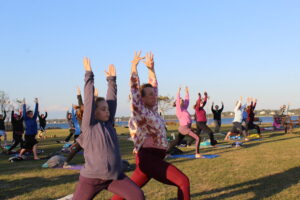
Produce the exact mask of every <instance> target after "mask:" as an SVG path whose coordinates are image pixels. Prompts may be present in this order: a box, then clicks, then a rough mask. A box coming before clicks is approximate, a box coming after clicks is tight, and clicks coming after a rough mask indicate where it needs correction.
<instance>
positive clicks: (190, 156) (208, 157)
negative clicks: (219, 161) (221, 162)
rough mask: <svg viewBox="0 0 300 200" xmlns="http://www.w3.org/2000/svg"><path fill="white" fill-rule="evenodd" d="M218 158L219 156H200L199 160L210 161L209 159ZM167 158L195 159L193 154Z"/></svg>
mask: <svg viewBox="0 0 300 200" xmlns="http://www.w3.org/2000/svg"><path fill="white" fill-rule="evenodd" d="M217 157H219V155H202V157H201V158H200V159H205V158H207V159H211V158H217ZM169 158H195V159H198V158H196V157H195V154H191V155H187V154H179V155H171V156H170V157H169Z"/></svg>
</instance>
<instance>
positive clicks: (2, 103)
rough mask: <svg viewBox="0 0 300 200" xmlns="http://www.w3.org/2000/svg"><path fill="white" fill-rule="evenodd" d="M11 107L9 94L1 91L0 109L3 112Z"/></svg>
mask: <svg viewBox="0 0 300 200" xmlns="http://www.w3.org/2000/svg"><path fill="white" fill-rule="evenodd" d="M9 108H10V100H9V97H8V95H7V94H6V93H5V92H4V91H0V109H1V111H2V112H3V111H4V110H8V109H9Z"/></svg>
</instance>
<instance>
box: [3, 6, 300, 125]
mask: <svg viewBox="0 0 300 200" xmlns="http://www.w3.org/2000/svg"><path fill="white" fill-rule="evenodd" d="M299 7H300V1H297V0H295V1H290V0H282V1H279V0H264V1H261V0H244V1H240V0H235V1H234V0H226V1H224V0H211V1H204V0H203V1H202V0H195V1H176V0H172V1H168V0H166V1H155V0H154V1H131V0H128V1H121V0H119V1H114V0H112V1H98V0H94V1H89V0H87V1H78V0H64V1H61V0H51V1H50V0H49V1H40V0H26V1H21V0H19V1H17V0H12V1H0V27H1V28H0V71H1V73H0V74H1V78H0V91H4V92H6V93H7V94H8V96H9V98H10V99H12V100H14V99H16V98H18V99H22V98H26V101H27V103H28V105H31V106H32V105H33V100H34V98H35V97H38V98H39V101H40V111H41V112H44V111H45V110H47V111H48V114H49V118H50V119H51V118H52V119H53V118H64V117H65V110H66V108H67V107H69V108H70V107H71V105H72V104H76V103H77V99H76V87H77V86H79V87H81V89H82V90H83V85H84V81H83V80H84V69H83V64H82V59H83V57H84V56H87V57H89V58H90V59H91V64H92V68H93V71H94V73H95V87H96V88H98V89H99V93H100V96H105V94H106V88H107V87H106V80H105V74H104V70H105V69H107V67H108V65H109V64H115V66H116V70H117V83H118V109H117V116H128V115H130V108H129V101H128V94H129V75H130V64H131V63H130V61H131V60H132V58H133V55H134V51H138V50H142V54H143V55H144V54H145V53H146V52H148V51H152V52H153V53H154V59H155V70H156V74H157V78H158V84H159V94H160V95H163V96H166V95H168V96H176V92H177V90H178V87H180V86H181V87H185V86H189V88H190V98H191V105H192V104H194V102H195V101H196V98H197V93H198V92H201V93H203V92H204V91H207V92H208V95H209V97H210V98H209V101H208V104H207V107H206V110H207V112H208V113H210V106H211V103H212V102H215V104H220V102H221V101H223V102H224V104H225V109H224V110H225V111H231V110H233V108H234V104H235V102H236V100H237V99H238V98H239V97H240V96H243V97H244V98H247V97H255V98H257V99H258V105H257V109H263V108H264V109H278V108H279V107H280V105H282V104H287V103H290V104H291V108H299V107H300V94H299V93H298V87H297V85H298V86H299V74H300V66H299V65H300V56H299V53H300V38H299V36H300V23H299V21H300V12H299ZM138 71H139V75H140V79H141V82H142V83H143V82H147V70H146V67H145V66H144V65H143V64H142V63H141V64H140V65H139V67H138ZM183 95H184V93H182V96H183ZM189 111H190V112H191V113H193V110H192V106H190V108H189ZM173 113H175V111H174V109H172V110H170V112H169V114H173Z"/></svg>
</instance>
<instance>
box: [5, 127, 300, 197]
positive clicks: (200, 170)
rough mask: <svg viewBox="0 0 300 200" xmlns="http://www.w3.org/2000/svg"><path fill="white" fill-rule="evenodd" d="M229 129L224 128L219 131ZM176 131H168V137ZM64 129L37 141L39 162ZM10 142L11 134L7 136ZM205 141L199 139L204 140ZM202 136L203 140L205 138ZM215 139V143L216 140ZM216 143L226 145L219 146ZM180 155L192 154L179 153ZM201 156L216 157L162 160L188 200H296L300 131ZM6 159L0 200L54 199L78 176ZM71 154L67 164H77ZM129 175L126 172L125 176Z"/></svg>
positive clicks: (171, 190)
mask: <svg viewBox="0 0 300 200" xmlns="http://www.w3.org/2000/svg"><path fill="white" fill-rule="evenodd" d="M229 128H230V127H229V126H225V127H223V128H222V132H226V131H227V130H228V129H229ZM175 131H176V127H175V126H171V127H169V134H170V133H171V132H175ZM117 132H118V134H120V135H125V136H124V137H121V136H120V144H121V152H122V156H123V157H122V158H123V159H126V160H128V161H129V162H130V163H132V164H134V157H133V156H132V153H131V152H132V142H130V141H128V140H127V137H126V135H128V129H126V128H121V127H118V128H117ZM67 134H68V130H48V135H56V138H47V139H46V140H43V141H40V143H39V148H40V149H43V150H44V151H45V153H44V154H41V155H40V157H43V156H46V155H47V154H49V153H51V152H54V151H57V150H59V149H60V148H61V147H62V144H57V143H56V142H55V141H56V140H62V139H63V138H65V136H66V135H67ZM8 135H9V136H10V137H9V138H11V133H8ZM204 136H205V135H204ZM206 137H207V136H206ZM219 139H221V138H219ZM219 141H221V144H228V143H226V142H222V140H219ZM181 149H182V150H183V151H185V153H186V154H192V153H194V149H190V148H181ZM201 153H203V154H217V155H220V157H218V158H214V159H185V158H184V159H183V158H180V159H168V161H169V162H171V163H173V164H174V165H175V166H176V167H178V168H179V169H180V170H182V171H183V172H184V173H185V174H186V175H187V176H188V177H189V179H190V184H191V196H192V199H205V200H208V199H235V200H248V199H249V200H250V199H251V200H254V199H272V200H273V199H278V200H283V199H287V200H294V199H295V200H296V199H300V128H298V129H294V133H292V134H284V133H283V131H278V132H265V133H263V140H262V141H250V142H247V143H245V144H244V147H241V148H234V147H233V148H224V147H218V148H203V149H202V150H201ZM7 159H8V156H7V155H4V154H0V199H1V200H4V199H14V200H16V199H21V200H27V199H34V200H35V199H36V200H38V199H43V200H44V199H57V198H60V197H63V196H66V195H68V194H71V193H72V192H73V191H74V188H75V185H76V182H77V180H78V175H79V171H77V170H66V169H42V168H41V165H42V164H43V163H44V162H45V160H39V161H22V162H15V163H9V162H8V160H7ZM83 161H84V159H83V156H82V155H77V156H76V157H75V158H74V159H73V160H72V162H71V164H81V163H83ZM131 173H132V172H129V173H127V175H129V176H130V175H131ZM143 191H144V193H145V195H146V199H150V200H160V199H162V200H164V199H166V200H170V199H176V193H177V189H176V188H175V187H173V186H168V185H163V184H160V183H159V182H157V181H155V180H151V181H150V182H149V183H148V184H147V185H146V186H145V187H144V188H143ZM111 195H112V194H111V193H109V192H106V191H105V192H102V193H100V194H99V195H98V196H97V197H96V198H95V199H109V198H110V197H111Z"/></svg>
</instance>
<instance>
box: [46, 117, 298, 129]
mask: <svg viewBox="0 0 300 200" xmlns="http://www.w3.org/2000/svg"><path fill="white" fill-rule="evenodd" d="M259 119H260V120H262V123H273V117H259ZM297 119H298V116H292V120H297ZM166 121H167V122H178V120H166ZM213 121H214V120H213V119H208V122H207V123H208V124H212V123H213ZM232 121H233V118H224V119H222V124H231V123H232ZM115 124H116V125H117V126H127V125H128V122H127V121H118V122H115ZM47 128H61V129H68V128H69V125H68V124H47Z"/></svg>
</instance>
